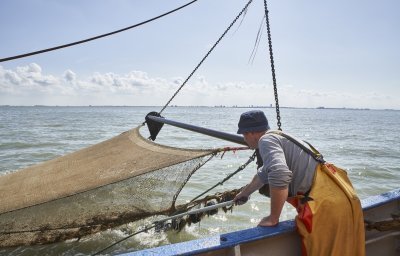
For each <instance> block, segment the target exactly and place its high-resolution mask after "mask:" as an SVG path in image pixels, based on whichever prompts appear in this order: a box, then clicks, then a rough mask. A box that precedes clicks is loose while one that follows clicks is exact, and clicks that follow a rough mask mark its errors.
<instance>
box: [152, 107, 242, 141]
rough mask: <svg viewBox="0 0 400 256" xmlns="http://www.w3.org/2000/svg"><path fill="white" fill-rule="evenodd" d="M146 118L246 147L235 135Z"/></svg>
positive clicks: (163, 119)
mask: <svg viewBox="0 0 400 256" xmlns="http://www.w3.org/2000/svg"><path fill="white" fill-rule="evenodd" d="M146 118H148V119H150V120H152V121H154V122H159V123H163V124H169V125H172V126H175V127H179V128H182V129H185V130H189V131H192V132H197V133H201V134H205V135H208V136H211V137H214V138H218V139H222V140H226V141H230V142H234V143H238V144H242V145H246V146H247V144H246V142H245V141H244V138H243V136H239V135H236V134H231V133H226V132H220V131H216V130H212V129H208V128H204V127H199V126H195V125H191V124H185V123H181V122H177V121H174V120H169V119H165V118H163V117H157V116H151V115H148V116H147V117H146Z"/></svg>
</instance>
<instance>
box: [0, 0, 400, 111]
mask: <svg viewBox="0 0 400 256" xmlns="http://www.w3.org/2000/svg"><path fill="white" fill-rule="evenodd" d="M187 2H189V0H186V1H181V0H176V1H161V0H158V1H156V0H146V1H135V0H129V1H128V0H113V1H111V0H79V1H78V0H69V1H66V0H64V1H61V0H29V1H26V0H2V1H0V24H1V26H0V42H1V43H0V58H6V57H10V56H14V55H18V54H22V53H27V52H31V51H37V50H41V49H44V48H49V47H54V46H58V45H62V44H66V43H70V42H74V41H78V40H82V39H86V38H89V37H93V36H97V35H100V34H104V33H108V32H111V31H114V30H117V29H121V28H124V27H128V26H131V25H133V24H136V23H138V22H142V21H144V20H147V19H149V18H152V17H155V16H157V15H159V14H162V13H164V12H167V11H169V10H172V9H174V8H177V7H179V6H181V5H183V4H185V3H187ZM247 2H248V1H247V0H198V1H197V2H195V3H194V4H192V5H190V6H188V7H186V8H184V9H182V10H180V11H178V12H175V13H174V14H172V15H169V16H166V17H163V18H161V19H159V20H157V21H154V22H152V23H149V24H146V25H143V26H141V27H138V28H135V29H132V30H128V31H126V32H122V33H120V34H117V35H114V36H111V37H107V38H103V39H99V40H96V41H91V42H89V43H86V44H81V45H78V46H74V47H70V48H65V49H62V50H58V51H53V52H48V53H44V54H40V55H35V56H31V57H27V58H23V59H19V60H13V61H8V62H0V105H59V106H61V105H66V106H72V105H79V106H82V105H84V106H85V105H117V106H122V105H124V106H125V105H129V106H150V105H151V106H154V105H157V106H163V105H164V104H166V103H167V101H168V100H169V99H170V98H171V97H172V95H173V94H174V93H175V91H176V90H177V89H178V87H179V86H180V85H181V84H182V82H183V81H184V80H185V79H186V78H187V77H188V76H189V74H190V73H191V72H192V71H193V69H194V68H195V67H196V66H197V64H198V63H199V62H200V60H201V59H202V58H203V57H204V56H205V55H206V53H207V52H208V51H209V49H210V48H211V46H212V45H214V43H215V42H216V41H217V39H218V38H219V37H220V36H221V35H222V33H223V32H224V31H225V29H226V28H227V27H228V25H229V24H230V23H231V22H232V21H233V20H234V18H235V17H236V16H237V14H238V13H239V12H240V11H241V10H242V8H243V7H244V6H245V4H246V3H247ZM268 9H269V18H270V26H271V34H272V45H273V56H274V60H275V71H276V80H277V86H278V95H279V104H280V106H286V107H307V108H315V107H320V106H324V107H332V108H342V107H345V108H371V109H400V100H399V98H400V72H399V71H400V47H399V46H400V33H399V28H400V15H398V11H399V10H400V1H398V0H382V1H379V2H377V1H372V0H354V1H345V0H336V1H319V0H303V1H299V0H269V1H268ZM263 16H264V3H263V0H253V1H252V3H251V4H250V6H249V8H248V10H247V12H246V13H245V15H244V17H243V18H239V20H238V22H237V23H236V24H234V26H233V27H232V29H231V30H230V31H229V32H228V33H227V35H226V36H225V37H224V38H223V39H222V40H221V41H220V43H219V44H218V46H217V47H216V48H215V49H214V51H213V52H212V53H211V54H210V55H209V56H208V58H207V59H206V60H205V61H204V63H203V65H201V66H200V68H199V69H198V70H197V72H196V73H195V74H194V75H193V77H192V78H191V79H190V80H189V81H188V83H187V84H186V85H185V86H184V87H183V89H182V90H181V91H180V92H179V94H178V95H177V96H176V97H175V98H174V99H173V101H172V102H171V103H170V104H172V105H202V106H203V105H204V106H216V105H225V106H235V105H237V106H249V105H254V106H269V105H271V104H272V105H274V102H275V101H274V93H273V85H272V75H271V66H270V62H269V52H268V40H267V33H266V31H267V30H266V27H265V22H263V20H262V19H263ZM260 28H262V29H261V30H260ZM259 31H261V37H260V43H259V45H258V47H256V48H254V46H255V42H256V38H257V33H258V32H259ZM253 49H256V54H255V56H254V59H252V51H253Z"/></svg>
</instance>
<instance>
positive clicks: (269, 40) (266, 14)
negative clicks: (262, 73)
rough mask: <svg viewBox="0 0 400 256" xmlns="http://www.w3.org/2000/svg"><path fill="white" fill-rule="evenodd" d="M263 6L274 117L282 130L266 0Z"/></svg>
mask: <svg viewBox="0 0 400 256" xmlns="http://www.w3.org/2000/svg"><path fill="white" fill-rule="evenodd" d="M264 7H265V21H266V23H267V31H268V45H269V58H270V60H271V71H272V82H273V84H274V95H275V109H276V119H277V120H278V121H277V124H278V130H280V131H282V128H281V114H280V111H279V102H278V88H277V86H276V78H275V65H274V55H273V53H272V41H271V31H270V29H269V18H268V8H267V0H264Z"/></svg>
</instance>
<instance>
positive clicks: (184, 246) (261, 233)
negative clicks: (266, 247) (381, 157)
mask: <svg viewBox="0 0 400 256" xmlns="http://www.w3.org/2000/svg"><path fill="white" fill-rule="evenodd" d="M394 200H400V189H396V190H393V191H390V192H387V193H384V194H381V195H377V196H371V197H369V198H366V199H364V200H362V202H361V204H362V206H363V209H364V210H368V209H372V208H375V207H378V206H381V205H384V204H386V203H389V202H392V201H394ZM290 232H295V223H294V220H288V221H282V222H280V223H279V225H278V226H276V227H268V228H263V227H255V228H249V229H244V230H240V231H236V232H231V233H226V234H222V235H215V236H210V237H207V238H202V239H196V240H192V241H187V242H182V243H176V244H171V245H165V246H160V247H157V248H152V249H146V250H141V251H134V252H128V253H125V254H122V255H125V256H139V255H140V256H141V255H144V256H148V255H167V256H168V255H194V254H198V253H204V252H207V251H211V250H220V249H226V248H231V247H234V246H235V245H238V244H243V243H247V242H253V241H257V240H260V239H264V238H268V237H273V236H276V235H282V234H286V233H290Z"/></svg>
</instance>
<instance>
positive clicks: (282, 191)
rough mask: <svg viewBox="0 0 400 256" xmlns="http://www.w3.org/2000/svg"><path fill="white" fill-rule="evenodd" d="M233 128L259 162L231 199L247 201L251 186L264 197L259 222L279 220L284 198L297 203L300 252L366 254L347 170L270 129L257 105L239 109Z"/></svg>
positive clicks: (272, 223)
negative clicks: (267, 206)
mask: <svg viewBox="0 0 400 256" xmlns="http://www.w3.org/2000/svg"><path fill="white" fill-rule="evenodd" d="M238 127H239V129H238V131H237V133H238V134H243V136H244V140H245V141H246V143H247V144H248V145H249V147H250V148H252V149H258V150H259V153H260V156H261V158H262V162H263V164H262V166H261V167H259V168H258V170H257V173H256V175H254V177H253V179H252V180H251V182H250V183H249V184H248V185H247V186H245V187H244V188H243V190H242V191H241V192H240V193H239V194H237V196H236V197H235V198H234V202H235V203H236V204H237V205H240V204H244V203H246V202H247V200H248V199H249V196H250V195H251V194H252V193H253V192H255V191H256V190H260V193H262V192H263V194H266V195H267V196H269V197H270V198H271V210H270V214H269V215H268V216H267V217H265V218H263V219H262V220H261V221H260V223H259V224H258V226H262V227H271V226H276V225H278V223H279V217H280V215H281V212H282V208H283V205H284V203H285V202H289V203H290V204H292V205H293V206H294V207H296V210H297V212H298V215H297V216H296V220H295V221H296V226H297V231H298V232H299V235H300V237H301V239H302V255H365V238H364V221H363V212H362V208H361V204H360V200H359V198H358V197H357V195H356V194H355V192H354V189H353V187H352V184H351V182H350V180H349V179H348V177H347V174H346V172H345V171H344V170H342V169H340V168H338V167H336V166H334V165H333V164H330V163H326V162H325V161H324V160H323V158H322V155H320V154H319V152H318V151H317V150H316V149H315V148H314V147H312V146H311V145H309V144H307V145H305V142H301V141H299V140H297V139H294V138H293V137H291V136H289V135H287V134H284V133H282V132H281V131H271V130H270V127H269V125H268V120H267V118H266V117H265V114H264V112H262V111H260V110H252V111H248V112H245V113H243V114H242V115H241V116H240V120H239V123H238Z"/></svg>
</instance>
